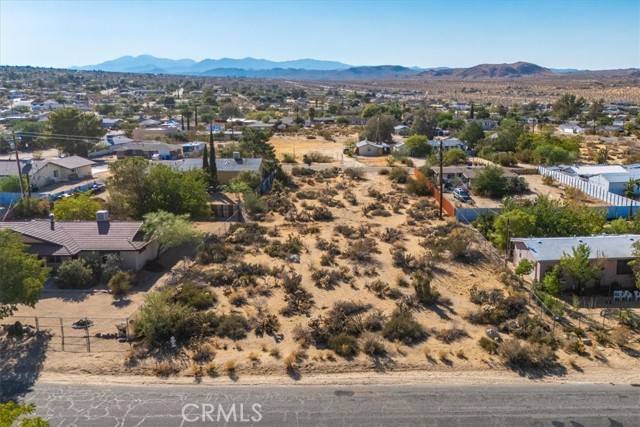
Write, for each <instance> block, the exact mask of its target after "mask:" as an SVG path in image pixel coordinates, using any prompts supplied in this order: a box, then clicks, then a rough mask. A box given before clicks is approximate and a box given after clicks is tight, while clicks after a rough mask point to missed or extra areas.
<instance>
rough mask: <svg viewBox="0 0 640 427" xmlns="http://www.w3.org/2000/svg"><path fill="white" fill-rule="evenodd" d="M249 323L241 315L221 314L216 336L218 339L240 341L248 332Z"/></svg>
mask: <svg viewBox="0 0 640 427" xmlns="http://www.w3.org/2000/svg"><path fill="white" fill-rule="evenodd" d="M249 329H250V328H249V321H248V320H247V319H246V318H245V317H244V316H243V315H241V314H238V313H230V314H223V315H222V316H220V318H219V323H218V327H217V328H216V334H217V335H218V336H220V337H227V338H231V339H232V340H240V339H243V338H244V337H246V336H247V331H249Z"/></svg>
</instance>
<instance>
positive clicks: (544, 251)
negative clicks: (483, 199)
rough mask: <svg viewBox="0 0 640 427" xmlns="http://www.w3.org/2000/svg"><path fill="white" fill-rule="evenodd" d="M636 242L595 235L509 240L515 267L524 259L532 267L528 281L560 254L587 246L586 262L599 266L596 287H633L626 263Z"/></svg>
mask: <svg viewBox="0 0 640 427" xmlns="http://www.w3.org/2000/svg"><path fill="white" fill-rule="evenodd" d="M638 241H640V234H622V235H598V236H578V237H530V238H513V239H511V244H512V247H513V263H514V264H515V265H518V264H519V263H520V261H522V260H524V259H526V260H529V261H531V262H533V264H534V269H533V271H532V272H531V275H530V278H531V279H532V280H536V281H540V280H542V279H543V278H544V276H545V274H546V273H547V272H548V271H550V270H551V269H552V268H553V266H555V265H556V264H558V263H559V262H560V260H561V259H562V257H563V255H565V254H567V255H571V254H572V252H573V249H574V248H575V247H577V246H578V245H580V244H585V245H587V246H588V247H589V249H590V251H591V254H590V260H591V262H593V263H597V264H598V265H600V266H601V267H602V275H601V277H600V280H599V282H598V283H596V284H595V286H596V287H598V286H607V287H608V286H609V285H618V286H619V287H632V286H634V283H635V282H634V278H633V272H632V271H631V267H630V266H629V261H630V260H631V259H632V258H633V244H634V243H636V242H638Z"/></svg>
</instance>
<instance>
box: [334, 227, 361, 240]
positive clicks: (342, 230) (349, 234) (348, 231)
mask: <svg viewBox="0 0 640 427" xmlns="http://www.w3.org/2000/svg"><path fill="white" fill-rule="evenodd" d="M333 231H335V232H336V233H339V234H342V235H343V236H344V237H346V238H348V239H355V238H356V237H357V236H358V231H357V230H356V228H355V227H351V226H350V225H346V224H338V225H336V226H335V227H333Z"/></svg>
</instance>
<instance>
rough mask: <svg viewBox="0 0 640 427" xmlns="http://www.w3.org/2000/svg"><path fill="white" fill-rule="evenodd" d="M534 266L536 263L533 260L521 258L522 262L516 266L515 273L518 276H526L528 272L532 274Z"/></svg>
mask: <svg viewBox="0 0 640 427" xmlns="http://www.w3.org/2000/svg"><path fill="white" fill-rule="evenodd" d="M534 266H535V265H534V264H533V262H532V261H529V260H528V259H523V260H520V262H519V263H518V265H517V266H516V270H515V273H516V274H517V275H518V276H526V275H527V274H530V273H531V272H532V271H533V267H534Z"/></svg>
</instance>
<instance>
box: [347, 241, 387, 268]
mask: <svg viewBox="0 0 640 427" xmlns="http://www.w3.org/2000/svg"><path fill="white" fill-rule="evenodd" d="M344 253H345V256H346V257H347V258H349V259H351V260H353V261H357V262H360V263H370V262H372V261H373V256H374V254H377V253H380V250H379V249H378V243H377V242H376V241H375V240H374V239H372V238H370V237H366V238H364V239H356V240H353V241H351V242H350V244H349V246H348V247H347V250H346V251H345V252H344Z"/></svg>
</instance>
